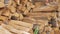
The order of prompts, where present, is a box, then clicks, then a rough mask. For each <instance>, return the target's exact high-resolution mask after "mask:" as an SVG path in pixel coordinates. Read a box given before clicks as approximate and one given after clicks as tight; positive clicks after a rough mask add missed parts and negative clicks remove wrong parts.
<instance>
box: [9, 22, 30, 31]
mask: <svg viewBox="0 0 60 34" xmlns="http://www.w3.org/2000/svg"><path fill="white" fill-rule="evenodd" d="M9 25H11V26H13V27H14V28H16V29H18V30H23V31H27V32H28V31H30V29H31V28H27V27H24V26H19V25H16V24H14V23H9Z"/></svg>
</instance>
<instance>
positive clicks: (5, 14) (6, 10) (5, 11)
mask: <svg viewBox="0 0 60 34" xmlns="http://www.w3.org/2000/svg"><path fill="white" fill-rule="evenodd" d="M10 14H11V13H10V11H9V9H5V10H4V11H3V12H2V14H1V15H3V16H7V17H9V16H10Z"/></svg>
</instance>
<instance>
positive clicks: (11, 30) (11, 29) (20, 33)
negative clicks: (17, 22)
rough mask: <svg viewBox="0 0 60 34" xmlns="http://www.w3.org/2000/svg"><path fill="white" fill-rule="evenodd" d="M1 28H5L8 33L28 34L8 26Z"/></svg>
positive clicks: (3, 25) (4, 25)
mask: <svg viewBox="0 0 60 34" xmlns="http://www.w3.org/2000/svg"><path fill="white" fill-rule="evenodd" d="M1 26H2V27H4V28H6V29H7V30H9V31H10V32H14V33H16V34H29V33H28V32H25V31H22V30H17V29H15V28H13V27H12V26H10V25H6V24H2V25H1Z"/></svg>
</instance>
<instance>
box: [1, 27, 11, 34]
mask: <svg viewBox="0 0 60 34" xmlns="http://www.w3.org/2000/svg"><path fill="white" fill-rule="evenodd" d="M3 33H4V34H12V33H11V32H9V31H8V30H7V29H5V28H3V27H2V26H0V34H3Z"/></svg>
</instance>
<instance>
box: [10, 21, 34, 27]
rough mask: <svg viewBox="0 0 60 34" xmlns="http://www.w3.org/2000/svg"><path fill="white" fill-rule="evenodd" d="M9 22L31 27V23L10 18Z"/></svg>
mask: <svg viewBox="0 0 60 34" xmlns="http://www.w3.org/2000/svg"><path fill="white" fill-rule="evenodd" d="M9 23H14V24H17V25H21V26H25V27H28V28H32V27H33V24H31V23H26V22H22V21H16V20H11V21H10V22H9Z"/></svg>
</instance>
